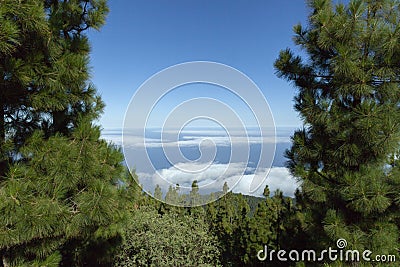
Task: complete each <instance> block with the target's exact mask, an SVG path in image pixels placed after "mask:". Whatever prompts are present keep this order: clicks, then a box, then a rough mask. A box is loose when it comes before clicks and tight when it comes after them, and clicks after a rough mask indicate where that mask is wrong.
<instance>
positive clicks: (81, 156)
mask: <svg viewBox="0 0 400 267" xmlns="http://www.w3.org/2000/svg"><path fill="white" fill-rule="evenodd" d="M99 134H100V131H99V129H98V128H93V127H92V126H91V125H90V123H88V122H82V124H81V125H80V126H78V128H77V129H76V131H75V132H74V134H73V138H71V139H70V138H65V137H63V136H60V135H56V136H53V137H51V138H49V139H48V140H44V139H43V135H42V134H41V133H35V134H34V135H33V136H32V137H31V138H30V139H29V140H28V142H27V145H25V146H24V147H23V148H22V149H21V153H22V157H23V158H24V159H25V162H20V163H16V164H14V165H13V166H12V167H11V168H10V170H9V172H8V173H7V175H6V177H7V179H6V180H4V181H3V182H2V184H1V187H0V203H1V204H0V211H1V214H2V215H3V216H1V218H0V220H1V223H0V229H1V230H0V249H2V250H3V251H4V253H5V254H6V255H8V257H9V258H10V261H14V260H16V261H17V260H23V259H25V260H29V259H46V258H47V257H54V252H55V251H57V250H58V251H60V252H63V248H65V247H64V246H70V247H71V246H73V247H74V249H75V250H77V249H80V246H82V245H83V244H85V243H86V242H88V241H90V240H96V242H99V241H100V240H102V239H104V240H106V239H109V238H115V237H118V235H119V234H120V233H121V229H122V224H123V222H124V220H123V219H124V216H125V215H124V211H123V210H124V207H125V203H124V202H123V201H121V200H120V199H121V196H123V194H124V192H123V191H120V192H119V191H118V190H117V187H116V183H117V182H118V179H120V177H122V175H121V173H122V172H123V168H122V166H121V165H120V162H121V160H122V156H121V153H120V152H119V151H118V150H116V149H115V148H114V147H113V146H112V145H110V144H107V143H106V142H105V141H103V140H99V139H98V138H99ZM120 190H122V189H120ZM71 240H73V242H71ZM52 255H53V256H52ZM69 256H70V255H64V261H68V260H73V259H67V258H68V257H69ZM81 256H82V255H81ZM100 259H101V258H100V257H99V260H100ZM79 260H80V261H84V259H79Z"/></svg>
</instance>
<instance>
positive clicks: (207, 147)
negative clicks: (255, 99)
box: [102, 127, 297, 196]
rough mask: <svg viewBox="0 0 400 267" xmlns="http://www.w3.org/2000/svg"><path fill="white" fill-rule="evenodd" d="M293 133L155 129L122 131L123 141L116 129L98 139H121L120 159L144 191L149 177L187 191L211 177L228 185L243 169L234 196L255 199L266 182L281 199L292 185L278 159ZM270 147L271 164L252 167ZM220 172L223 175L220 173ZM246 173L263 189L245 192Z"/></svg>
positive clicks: (282, 160) (282, 159)
mask: <svg viewBox="0 0 400 267" xmlns="http://www.w3.org/2000/svg"><path fill="white" fill-rule="evenodd" d="M294 130H295V128H293V127H279V128H277V129H276V135H275V138H271V136H268V137H266V139H265V138H264V139H261V138H260V133H259V131H256V130H255V129H247V137H243V136H228V135H227V133H226V132H224V131H221V130H220V129H214V128H189V129H184V130H183V131H180V132H179V134H177V131H173V130H170V131H167V130H164V131H163V132H162V131H161V130H160V129H156V128H153V129H146V131H145V132H144V134H143V130H141V131H136V132H134V131H132V132H131V131H130V132H128V131H125V135H124V137H122V132H123V131H122V130H121V129H105V130H103V131H102V138H104V139H106V140H108V141H111V142H113V143H114V144H116V145H122V144H123V142H122V138H123V140H124V146H123V150H124V154H125V158H126V160H127V161H129V162H126V163H127V165H128V166H129V167H131V168H134V169H135V170H136V173H137V174H138V175H139V179H141V180H140V182H141V184H144V185H145V188H147V191H150V192H151V191H152V190H154V187H155V184H154V183H153V182H152V179H153V178H154V177H155V176H154V175H155V173H158V174H161V175H162V176H163V178H164V179H167V180H168V181H170V182H171V183H179V184H180V185H182V186H184V187H185V186H187V187H190V184H191V182H192V180H193V179H196V180H198V182H199V185H200V186H201V185H202V184H207V183H208V184H209V183H211V182H213V181H214V180H213V179H215V180H216V179H217V177H218V175H220V174H221V175H224V178H226V179H228V181H231V180H230V178H232V179H234V177H238V176H239V173H240V172H241V170H243V167H244V168H245V169H244V177H245V178H243V179H242V180H240V181H239V182H238V183H237V184H235V186H234V188H232V190H233V191H234V192H238V193H243V194H251V195H255V196H261V195H262V191H263V189H264V187H265V185H266V184H268V186H269V187H270V190H271V191H274V190H276V189H280V190H282V191H283V192H284V194H285V195H287V196H293V193H294V191H295V189H296V188H297V183H296V181H295V180H294V179H293V177H292V176H291V175H290V174H289V172H288V170H287V169H286V168H285V162H286V158H285V156H284V155H285V150H286V149H288V148H290V146H291V143H290V136H291V135H292V134H293V131H294ZM143 135H144V137H145V142H146V145H145V147H144V145H143V138H140V136H143ZM230 137H231V138H232V139H230ZM261 140H263V141H261ZM265 140H267V141H265ZM233 142H235V143H234V145H235V146H236V148H238V149H239V153H241V150H240V149H243V153H244V152H245V151H248V152H249V154H248V158H247V160H241V161H235V160H234V157H233V158H232V143H233ZM274 144H275V156H274V157H273V160H272V161H271V163H272V164H270V166H267V167H268V168H265V166H263V167H264V168H262V169H257V164H258V162H259V160H260V152H261V150H263V152H264V153H272V152H271V151H273V146H274ZM236 151H238V150H236ZM236 153H237V152H236ZM271 156H272V155H271ZM203 158H204V160H203ZM210 159H211V162H210ZM149 162H151V164H149ZM207 162H208V165H207ZM202 164H204V166H206V165H207V166H206V167H207V168H204V171H202V172H201V173H199V172H197V174H196V175H195V176H194V175H190V174H187V173H185V172H183V173H182V172H181V171H179V170H177V168H176V167H180V168H181V169H185V168H186V169H189V170H190V168H193V166H196V168H197V167H199V166H200V167H202ZM228 164H231V165H229V166H230V167H229V171H228V172H226V166H228ZM224 168H225V173H224V172H223V171H222V170H223V169H224ZM178 169H179V168H178ZM222 173H223V174H222ZM250 175H258V176H260V177H261V176H263V177H264V176H265V177H266V179H265V181H264V182H263V185H262V186H260V188H259V189H258V190H257V191H256V192H253V193H249V192H248V187H249V181H246V178H248V179H247V180H249V179H250V178H249V177H250ZM153 180H154V179H153ZM216 186H217V185H216ZM218 186H220V184H218ZM215 190H216V191H218V190H219V189H218V188H216V189H215ZM164 193H165V192H164Z"/></svg>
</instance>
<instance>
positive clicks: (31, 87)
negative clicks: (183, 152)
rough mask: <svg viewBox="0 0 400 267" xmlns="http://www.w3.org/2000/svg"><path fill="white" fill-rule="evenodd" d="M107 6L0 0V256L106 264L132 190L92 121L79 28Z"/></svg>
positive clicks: (81, 0)
mask: <svg viewBox="0 0 400 267" xmlns="http://www.w3.org/2000/svg"><path fill="white" fill-rule="evenodd" d="M107 12H108V8H107V6H106V1H105V0H94V1H85V0H76V1H57V0H55V1H43V0H27V1H14V0H1V1H0V73H1V75H2V77H1V82H0V213H1V214H2V216H1V218H0V221H1V222H0V258H1V262H2V264H0V265H6V266H8V265H9V266H59V265H61V266H80V265H88V264H89V263H90V264H92V265H93V264H95V265H101V264H105V265H107V263H108V264H109V262H110V260H111V259H112V254H113V249H115V247H116V246H117V244H118V242H119V241H120V240H121V233H122V229H123V228H122V225H123V224H124V221H125V218H126V212H125V210H126V207H127V203H128V202H129V201H130V200H131V196H128V193H132V192H133V191H134V190H133V189H131V188H130V187H131V184H132V183H131V178H130V176H129V175H126V174H125V173H124V170H123V168H122V165H121V162H122V160H123V158H122V154H121V152H120V151H119V150H118V149H116V148H115V147H114V146H113V145H110V144H107V143H106V142H105V141H103V140H101V139H100V130H99V127H97V126H94V125H93V123H92V121H93V120H94V119H96V118H98V116H99V115H100V113H101V111H102V108H103V103H102V101H101V99H100V97H98V96H97V95H96V90H95V89H94V87H93V85H92V84H91V83H90V81H89V77H90V73H89V64H88V63H89V53H90V49H89V41H88V38H87V37H86V36H85V31H86V30H87V29H89V28H94V29H99V28H100V27H101V26H102V25H103V24H104V21H105V15H106V14H107ZM122 184H123V185H124V186H121V185H122Z"/></svg>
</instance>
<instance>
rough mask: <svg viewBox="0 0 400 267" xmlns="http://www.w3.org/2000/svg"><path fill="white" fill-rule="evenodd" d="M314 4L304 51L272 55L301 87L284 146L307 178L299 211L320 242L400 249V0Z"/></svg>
mask: <svg viewBox="0 0 400 267" xmlns="http://www.w3.org/2000/svg"><path fill="white" fill-rule="evenodd" d="M310 7H311V9H312V10H313V11H312V13H311V15H310V17H309V23H308V26H307V27H306V28H305V27H303V26H301V25H297V26H295V27H294V31H295V34H296V35H295V38H294V41H295V43H296V45H298V46H300V47H301V48H302V49H304V52H305V54H306V57H305V59H303V58H302V57H300V56H295V55H294V53H293V52H292V51H291V50H289V49H286V50H283V51H281V53H280V56H279V58H278V60H277V61H276V62H275V67H276V69H277V74H278V76H280V77H282V78H285V79H287V80H288V81H291V82H292V83H293V84H294V85H295V87H296V88H297V89H298V94H297V96H296V97H295V109H296V110H297V111H298V112H299V114H300V116H301V118H302V119H303V122H304V128H303V129H300V130H298V131H296V132H295V133H294V135H293V137H292V142H293V144H292V148H291V149H290V150H289V151H287V156H288V158H289V162H288V167H289V168H290V170H291V172H292V174H293V175H294V176H296V177H298V178H299V180H300V181H301V182H302V185H301V189H302V194H301V201H299V203H301V205H302V211H303V213H304V216H303V218H302V219H300V218H299V220H300V221H302V222H305V223H306V224H307V226H306V227H304V229H303V230H304V231H305V232H306V233H308V236H309V240H312V243H313V245H314V247H315V248H322V247H325V248H326V247H328V246H332V244H334V242H335V240H336V239H337V238H339V237H342V238H346V240H347V241H348V243H349V244H351V245H352V247H353V248H359V249H362V248H374V251H375V252H376V253H378V252H379V253H383V252H384V251H390V252H391V253H393V254H396V253H397V252H396V250H395V249H394V248H396V247H398V246H399V241H398V240H399V228H398V227H399V223H398V222H399V212H398V210H399V208H400V207H399V203H398V201H397V199H398V192H399V186H398V185H399V182H400V181H399V180H400V176H399V175H398V170H397V169H398V167H397V165H396V164H397V163H395V164H392V163H394V162H395V161H396V160H395V158H397V155H398V151H399V141H400V127H399V126H400V112H399V103H400V86H399V84H400V68H399V66H400V65H399V63H400V46H399V45H398V44H399V43H400V39H399V38H400V35H399V29H400V28H399V27H400V26H399V25H400V23H399V19H400V8H399V2H398V1H394V0H382V1H375V0H374V1H361V0H357V1H350V2H349V3H348V4H347V5H343V4H339V5H337V6H335V7H333V5H332V4H331V2H330V1H326V0H314V1H310ZM299 196H300V195H299ZM377 233H380V234H379V235H378V234H377ZM378 236H379V237H378ZM381 239H384V241H383V240H381Z"/></svg>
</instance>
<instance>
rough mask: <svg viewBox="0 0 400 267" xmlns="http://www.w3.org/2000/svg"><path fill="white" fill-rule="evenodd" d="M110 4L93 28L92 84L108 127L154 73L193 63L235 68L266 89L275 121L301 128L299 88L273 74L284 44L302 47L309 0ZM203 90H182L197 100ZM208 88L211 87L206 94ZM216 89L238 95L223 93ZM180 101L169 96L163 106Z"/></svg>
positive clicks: (119, 121)
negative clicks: (299, 34) (298, 40)
mask: <svg viewBox="0 0 400 267" xmlns="http://www.w3.org/2000/svg"><path fill="white" fill-rule="evenodd" d="M109 6H110V10H111V11H110V13H109V15H108V18H107V23H106V25H105V26H104V27H103V28H102V29H101V31H100V32H96V31H94V30H91V31H90V32H89V38H90V40H91V44H92V54H91V67H92V81H93V82H94V84H95V85H96V87H97V89H98V92H99V93H100V94H101V95H102V98H103V101H104V102H105V103H106V109H105V113H104V114H103V116H102V118H101V120H100V124H101V125H102V127H103V128H104V129H110V128H121V127H122V124H123V118H124V114H125V110H126V108H127V105H128V104H129V101H130V99H131V97H132V96H133V94H134V92H135V90H136V89H137V88H139V87H140V85H141V84H142V83H143V82H145V81H146V80H147V79H148V78H149V77H151V76H152V75H154V74H155V73H157V72H159V71H161V70H162V69H164V68H166V67H169V66H172V65H175V64H178V63H183V62H188V61H215V62H219V63H223V64H227V65H229V66H232V67H234V68H236V69H238V70H239V71H241V72H243V73H244V74H246V75H247V76H248V77H250V78H251V79H252V80H253V81H254V82H255V83H256V84H257V85H258V87H259V88H260V89H261V90H262V92H263V94H264V96H265V98H266V99H267V101H268V103H269V105H270V108H271V110H272V113H273V115H274V118H275V124H276V125H277V126H295V127H296V126H300V124H301V123H300V120H299V118H298V116H297V114H296V112H295V111H294V110H293V97H294V95H295V92H296V91H295V89H294V88H293V86H292V85H290V84H288V83H287V82H286V81H284V80H281V79H279V78H277V77H276V75H275V74H274V73H275V70H274V68H273V63H274V61H275V59H276V58H277V57H278V54H279V51H280V50H281V49H285V48H287V47H291V48H293V49H294V50H295V51H297V52H299V51H298V49H297V48H295V47H294V45H293V42H292V36H293V32H292V28H293V26H294V25H295V24H297V23H299V22H300V23H302V24H306V23H305V22H306V19H307V14H308V8H307V6H306V4H305V2H304V1H300V0H283V1H265V0H263V1H261V0H259V1H245V0H240V1H232V0H231V1H221V0H219V1H212V0H202V1H200V0H180V1H177V0H170V1H161V0H158V1H149V0H135V1H121V0H120V1H117V0H111V1H109ZM199 90H201V89H199ZM199 90H198V91H196V90H193V88H192V89H191V90H187V91H186V93H185V94H182V95H184V96H185V97H196V94H198V92H199ZM207 90H208V91H210V90H211V91H212V88H204V89H203V91H202V92H203V93H202V94H203V95H204V94H205V92H207ZM212 92H213V91H212ZM215 94H216V96H215V97H217V98H218V97H220V98H222V99H226V101H230V100H229V99H233V98H230V97H229V96H226V95H224V93H221V92H220V91H218V90H216V91H215ZM218 94H220V95H219V96H218ZM179 95H181V94H179ZM176 100H177V98H176V97H175V98H174V97H170V98H166V99H165V101H164V104H163V105H164V106H165V107H168V106H171V105H174V104H173V103H174V102H173V101H176ZM232 101H235V100H232Z"/></svg>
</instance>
